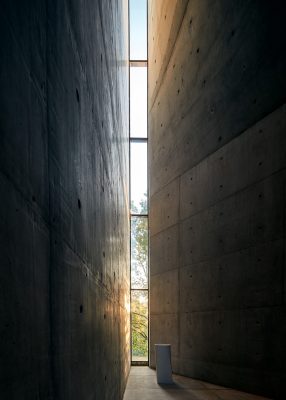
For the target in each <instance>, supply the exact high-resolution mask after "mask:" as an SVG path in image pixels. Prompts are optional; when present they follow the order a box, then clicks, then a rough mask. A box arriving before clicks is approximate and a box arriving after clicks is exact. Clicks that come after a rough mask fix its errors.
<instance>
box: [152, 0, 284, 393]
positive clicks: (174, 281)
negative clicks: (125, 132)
mask: <svg viewBox="0 0 286 400" xmlns="http://www.w3.org/2000/svg"><path fill="white" fill-rule="evenodd" d="M285 18H286V12H285V6H284V5H283V2H278V1H277V2H269V1H266V0H265V1H264V0H263V1H258V0H257V1H256V0H245V1H229V0H216V1H211V0H192V1H191V0H190V1H187V0H176V1H173V0H169V1H167V0H153V1H150V2H149V140H150V142H149V159H150V171H149V173H150V194H151V199H150V229H151V232H150V235H151V239H150V274H151V278H150V307H151V309H150V312H151V317H150V318H151V365H152V366H154V362H155V361H154V352H153V345H154V343H158V342H161V343H162V342H167V343H171V344H172V363H173V369H174V371H175V372H177V373H179V374H185V375H188V376H191V377H195V378H199V379H204V380H208V381H211V382H214V383H218V384H222V385H226V386H231V387H236V388H240V389H244V390H247V391H251V392H257V393H263V394H265V395H270V396H274V397H275V398H279V397H280V398H282V397H283V396H282V393H285V388H284V384H283V381H285V370H286V368H285V364H286V363H285V357H286V348H285V346H284V344H283V343H284V341H285V336H286V320H285V319H286V317H285V315H286V313H285V311H286V310H285V276H286V275H285V222H286V221H285V205H286V198H285V193H286V192H285V189H286V187H285V177H286V170H285V167H286V157H285V155H286V135H285V132H286V106H285V105H283V103H284V102H285V100H286V95H285V93H286V76H285V70H286V56H285V49H284V40H285V36H286V29H285Z"/></svg>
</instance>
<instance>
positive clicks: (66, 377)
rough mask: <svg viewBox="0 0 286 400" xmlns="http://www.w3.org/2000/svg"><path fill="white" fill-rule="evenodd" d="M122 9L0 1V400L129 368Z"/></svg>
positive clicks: (108, 379) (104, 384) (120, 4)
mask: <svg viewBox="0 0 286 400" xmlns="http://www.w3.org/2000/svg"><path fill="white" fill-rule="evenodd" d="M127 59H128V2H127V0H122V1H121V0H118V1H111V2H107V1H86V2H80V1H78V0H65V1H54V0H38V1H34V0H30V1H26V0H15V1H8V0H7V1H6V0H3V1H1V3H0V60H1V61H0V188H1V189H0V190H1V196H0V257H1V258H0V265H1V268H0V286H1V287H0V336H1V339H0V398H1V400H13V399H16V400H19V399H21V400H25V399H27V400H32V399H38V400H45V399H50V400H51V399H57V400H58V399H66V400H73V399H75V400H79V399H82V400H87V399H89V400H91V399H98V400H105V399H106V400H107V399H108V400H114V399H116V400H119V399H121V398H122V396H123V392H124V389H125V384H126V380H127V376H128V372H129V365H130V356H129V314H128V303H129V244H128V242H129V210H128V191H129V189H128V187H129V184H128V174H129V171H128V169H129V160H128V154H129V152H128V125H129V120H128V107H129V106H128V91H129V90H128V63H127Z"/></svg>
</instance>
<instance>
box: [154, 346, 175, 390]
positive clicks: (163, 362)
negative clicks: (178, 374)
mask: <svg viewBox="0 0 286 400" xmlns="http://www.w3.org/2000/svg"><path fill="white" fill-rule="evenodd" d="M155 355H156V373H157V382H158V383H159V384H160V383H165V384H172V383H173V378H172V365H171V345H170V344H155Z"/></svg>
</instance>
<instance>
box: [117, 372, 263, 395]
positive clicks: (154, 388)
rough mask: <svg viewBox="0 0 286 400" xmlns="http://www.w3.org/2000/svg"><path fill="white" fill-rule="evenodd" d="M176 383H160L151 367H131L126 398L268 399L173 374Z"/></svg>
mask: <svg viewBox="0 0 286 400" xmlns="http://www.w3.org/2000/svg"><path fill="white" fill-rule="evenodd" d="M173 378H174V385H158V384H157V381H156V372H155V371H154V370H152V369H151V368H149V367H131V371H130V375H129V379H128V383H127V388H126V391H125V395H124V400H156V399H158V400H171V399H177V400H267V399H266V398H265V397H261V396H255V395H252V394H249V393H244V392H239V391H237V390H233V389H228V388H224V387H222V386H217V385H213V384H211V383H207V382H203V381H199V380H195V379H191V378H186V377H183V376H179V375H173Z"/></svg>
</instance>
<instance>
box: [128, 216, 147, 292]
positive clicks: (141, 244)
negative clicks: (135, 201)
mask: <svg viewBox="0 0 286 400" xmlns="http://www.w3.org/2000/svg"><path fill="white" fill-rule="evenodd" d="M131 289H148V218H147V217H131Z"/></svg>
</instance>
